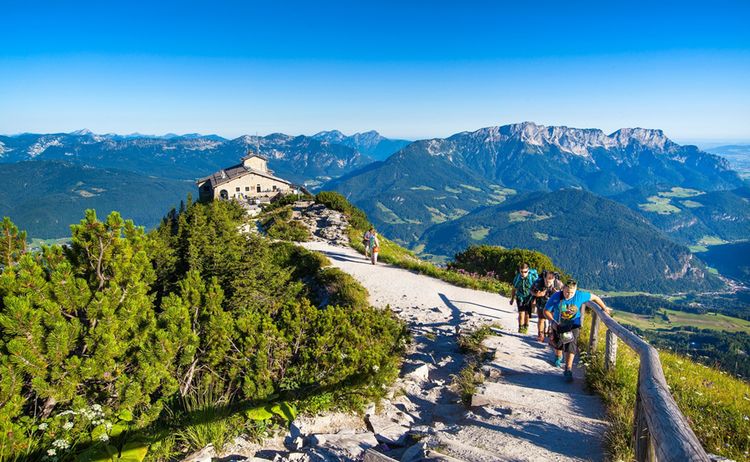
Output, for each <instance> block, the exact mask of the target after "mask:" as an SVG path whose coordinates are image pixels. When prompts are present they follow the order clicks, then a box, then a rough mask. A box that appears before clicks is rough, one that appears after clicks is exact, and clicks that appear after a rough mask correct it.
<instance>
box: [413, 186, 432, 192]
mask: <svg viewBox="0 0 750 462" xmlns="http://www.w3.org/2000/svg"><path fill="white" fill-rule="evenodd" d="M409 189H411V190H412V191H434V190H435V188H431V187H429V186H424V185H420V186H412V187H411V188H409Z"/></svg>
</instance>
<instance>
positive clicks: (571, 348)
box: [552, 327, 581, 354]
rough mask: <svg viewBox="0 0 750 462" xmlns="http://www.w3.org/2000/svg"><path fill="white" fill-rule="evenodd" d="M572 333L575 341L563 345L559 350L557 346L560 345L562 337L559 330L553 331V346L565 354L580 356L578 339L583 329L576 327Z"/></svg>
mask: <svg viewBox="0 0 750 462" xmlns="http://www.w3.org/2000/svg"><path fill="white" fill-rule="evenodd" d="M571 332H573V341H572V342H568V343H566V344H564V345H562V347H561V348H558V347H557V345H559V344H560V337H559V335H558V333H557V329H552V343H553V345H555V349H556V350H562V351H563V352H565V353H573V354H578V337H580V336H581V328H580V327H576V328H575V329H573V330H572V331H571Z"/></svg>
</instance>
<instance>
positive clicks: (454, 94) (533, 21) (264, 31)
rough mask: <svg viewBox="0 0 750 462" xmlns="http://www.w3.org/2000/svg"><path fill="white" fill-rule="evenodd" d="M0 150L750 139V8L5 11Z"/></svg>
mask: <svg viewBox="0 0 750 462" xmlns="http://www.w3.org/2000/svg"><path fill="white" fill-rule="evenodd" d="M0 12H2V14H0V133H6V134H9V133H18V132H25V131H30V132H59V131H72V130H75V129H79V128H84V127H86V128H89V129H91V130H93V131H95V132H99V133H104V132H117V133H130V132H134V131H138V132H141V133H156V134H162V133H167V132H175V133H188V132H200V133H217V134H220V135H223V136H228V137H233V136H238V135H241V134H253V133H256V132H257V133H260V134H266V133H271V132H285V133H290V134H298V133H305V134H311V133H315V132H317V131H320V130H328V129H339V130H342V131H343V132H345V133H352V132H354V131H362V130H369V129H375V130H378V131H380V132H381V133H383V134H384V135H386V136H391V137H403V138H410V139H415V138H425V137H434V136H447V135H449V134H452V133H455V132H458V131H462V130H473V129H477V128H480V127H484V126H489V125H499V124H505V123H512V122H519V121H524V120H532V121H535V122H537V123H542V124H554V125H568V126H575V127H596V128H601V129H603V130H605V131H608V132H609V131H614V130H615V129H617V128H620V127H625V126H643V127H650V128H662V129H664V130H665V131H666V133H667V135H668V136H670V137H672V138H674V139H677V140H683V141H698V140H727V141H737V140H750V27H749V26H748V25H749V24H750V2H748V1H721V0H715V1H712V2H700V3H699V2H695V3H693V2H690V1H682V2H642V3H641V2H634V1H631V2H622V3H616V2H601V1H600V2H584V1H567V2H562V1H559V0H557V1H545V0H542V1H535V2H519V1H513V2H503V1H493V2H479V1H475V2H472V1H462V2H440V1H415V2H405V1H401V2H397V1H394V2H390V1H381V2H368V1H355V0H350V1H347V2H322V1H321V2H311V1H307V2H284V1H274V2H270V1H269V2H248V1H245V2H225V1H212V2H191V1H181V2H168V1H166V2H139V1H128V2H114V1H104V0H99V1H97V2H75V1H66V2H62V1H59V0H54V1H34V2H30V1H28V0H27V1H16V0H4V1H3V2H2V4H0Z"/></svg>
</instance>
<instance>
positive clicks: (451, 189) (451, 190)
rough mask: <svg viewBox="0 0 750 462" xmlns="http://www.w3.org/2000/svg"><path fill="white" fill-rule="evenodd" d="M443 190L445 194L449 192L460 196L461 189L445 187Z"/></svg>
mask: <svg viewBox="0 0 750 462" xmlns="http://www.w3.org/2000/svg"><path fill="white" fill-rule="evenodd" d="M445 190H446V191H447V192H449V193H453V194H460V193H461V189H457V188H451V187H450V186H446V187H445Z"/></svg>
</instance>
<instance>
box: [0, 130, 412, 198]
mask: <svg viewBox="0 0 750 462" xmlns="http://www.w3.org/2000/svg"><path fill="white" fill-rule="evenodd" d="M404 143H407V142H406V141H402V140H389V139H387V138H384V137H382V136H381V135H380V134H378V133H377V132H374V131H371V132H366V133H356V134H354V135H352V136H348V137H347V136H344V135H343V134H341V132H322V133H319V134H317V135H315V136H304V135H299V136H291V135H285V134H283V133H274V134H270V135H267V136H249V135H244V136H240V137H238V138H234V139H231V140H230V139H225V138H222V137H220V136H217V135H199V134H187V135H173V134H167V135H163V136H153V135H140V134H137V133H136V134H132V135H115V134H105V135H97V134H95V133H92V132H91V131H89V130H78V131H75V132H72V133H55V134H30V133H24V134H20V135H15V136H0V162H3V163H13V162H21V161H26V160H65V161H69V162H76V163H80V164H84V165H89V166H92V167H97V168H115V169H120V170H128V171H132V172H137V173H143V174H147V175H155V176H159V177H164V178H173V179H191V180H192V179H196V178H199V177H202V176H205V175H208V174H211V173H213V172H215V171H217V170H220V169H222V168H225V167H227V166H230V165H233V164H236V163H237V162H238V160H239V159H240V158H241V157H242V156H244V155H245V154H247V152H248V151H249V150H252V151H259V152H260V153H261V154H263V155H265V156H266V157H268V158H269V166H270V167H271V168H272V169H274V170H275V172H276V173H277V174H278V175H279V176H282V177H284V178H287V179H289V180H290V181H293V182H296V183H300V184H301V183H307V184H308V186H310V187H312V188H314V187H315V186H316V185H318V184H320V183H321V182H322V181H325V180H329V179H331V178H335V177H338V176H340V175H343V174H346V173H348V172H350V171H352V170H354V169H356V168H358V167H362V166H364V165H367V164H369V163H371V162H372V161H373V160H375V158H374V157H372V156H375V157H377V156H381V157H382V156H387V155H389V154H391V153H392V152H395V150H398V149H399V148H400V147H401V146H403V145H404ZM390 149H392V150H393V151H389V150H390ZM371 155H372V156H371Z"/></svg>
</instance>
